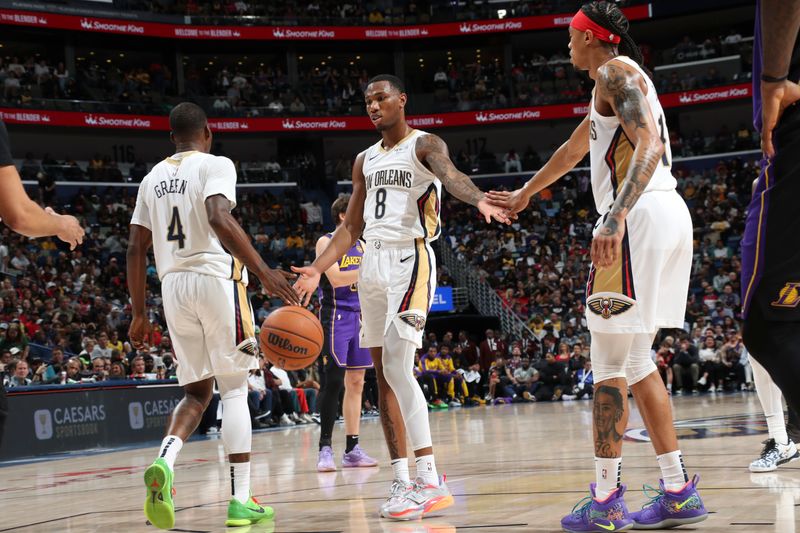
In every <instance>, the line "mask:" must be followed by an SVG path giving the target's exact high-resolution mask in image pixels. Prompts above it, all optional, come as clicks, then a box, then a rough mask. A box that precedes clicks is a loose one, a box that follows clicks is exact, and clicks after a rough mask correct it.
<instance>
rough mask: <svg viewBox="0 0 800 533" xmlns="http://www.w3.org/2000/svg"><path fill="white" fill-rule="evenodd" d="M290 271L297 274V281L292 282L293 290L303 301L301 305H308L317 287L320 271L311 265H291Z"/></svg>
mask: <svg viewBox="0 0 800 533" xmlns="http://www.w3.org/2000/svg"><path fill="white" fill-rule="evenodd" d="M292 272H294V273H296V274H298V275H299V277H298V278H297V281H296V282H295V283H294V290H295V292H296V293H297V297H298V298H300V300H301V301H302V302H303V305H308V302H310V301H311V295H312V294H314V291H315V290H317V287H319V279H320V276H321V273H320V272H319V271H318V270H317V269H316V267H314V266H313V265H311V266H307V267H292Z"/></svg>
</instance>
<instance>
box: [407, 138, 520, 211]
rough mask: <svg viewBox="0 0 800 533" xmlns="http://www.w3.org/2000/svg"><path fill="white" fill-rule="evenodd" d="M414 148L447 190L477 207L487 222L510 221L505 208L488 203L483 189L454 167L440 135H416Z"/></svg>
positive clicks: (418, 156)
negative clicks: (493, 220)
mask: <svg viewBox="0 0 800 533" xmlns="http://www.w3.org/2000/svg"><path fill="white" fill-rule="evenodd" d="M415 150H416V151H417V159H419V160H420V161H422V162H423V164H424V165H425V166H427V167H428V168H429V169H430V171H431V172H433V174H434V175H435V176H436V177H437V178H439V179H440V180H441V181H442V183H443V184H444V186H445V188H446V189H447V192H449V193H450V194H452V195H453V196H455V197H456V198H458V199H459V200H461V201H462V202H465V203H468V204H470V205H473V206H475V207H477V208H478V210H479V211H480V212H481V214H482V215H483V216H484V218H486V222H487V223H489V222H491V221H492V219H495V220H496V221H498V222H502V223H504V224H510V223H511V219H509V217H508V215H507V213H506V212H505V210H504V209H501V208H499V207H497V206H493V205H491V204H489V202H488V201H487V199H486V196H485V195H484V194H483V191H481V190H480V189H479V188H477V187H476V186H475V184H474V183H472V180H471V179H469V176H467V175H466V174H464V173H463V172H461V171H460V170H458V169H457V168H456V167H455V165H454V164H453V162H452V161H451V160H450V154H449V153H448V150H447V144H445V142H444V141H443V140H442V139H441V138H440V137H438V136H437V135H432V134H428V135H422V136H420V137H418V138H417V144H416V147H415Z"/></svg>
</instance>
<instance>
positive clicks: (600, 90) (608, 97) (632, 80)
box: [592, 61, 665, 267]
mask: <svg viewBox="0 0 800 533" xmlns="http://www.w3.org/2000/svg"><path fill="white" fill-rule="evenodd" d="M646 87H647V86H646V85H645V83H644V80H643V79H642V76H641V75H640V74H639V73H638V72H635V71H628V70H626V69H625V68H624V67H623V66H622V64H621V63H616V62H614V61H610V62H609V63H608V64H606V65H604V66H603V67H601V68H600V69H598V71H597V88H596V91H597V93H596V94H597V97H598V99H599V100H600V101H601V102H603V103H604V104H605V105H607V106H610V108H611V109H612V110H613V112H614V114H615V115H616V116H617V118H619V122H620V125H621V126H622V129H623V131H624V133H625V136H626V137H627V138H628V139H629V140H630V142H631V144H633V145H634V146H635V147H636V148H635V149H634V152H633V157H632V160H631V164H630V167H629V168H628V174H627V175H626V176H625V181H624V183H623V185H622V187H621V188H620V190H619V192H618V193H617V198H616V200H615V201H614V205H613V206H612V208H611V211H610V212H609V213H608V217H607V218H606V221H605V223H604V224H603V226H602V227H601V228H600V231H599V233H598V235H597V236H596V237H595V239H594V240H593V241H592V262H593V263H595V265H596V266H599V267H606V266H610V265H611V264H613V262H614V261H615V259H616V258H617V256H618V254H619V249H620V243H621V242H622V237H623V235H624V233H625V217H626V216H627V215H628V213H629V212H630V210H631V208H633V206H634V205H635V204H636V202H637V201H638V200H639V197H640V196H641V195H642V193H644V191H645V189H646V188H647V184H648V183H650V178H652V177H653V173H654V172H655V171H656V168H658V165H659V164H660V162H661V156H662V155H663V154H664V150H665V148H664V143H663V142H662V141H661V136H660V135H659V133H658V129H657V128H656V124H655V122H654V121H653V114H652V113H651V111H650V106H649V105H648V104H647V99H646V98H645V94H644V91H645V90H646Z"/></svg>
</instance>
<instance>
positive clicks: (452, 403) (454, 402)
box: [448, 400, 461, 407]
mask: <svg viewBox="0 0 800 533" xmlns="http://www.w3.org/2000/svg"><path fill="white" fill-rule="evenodd" d="M448 405H449V406H450V407H461V402H459V401H458V400H450V403H449V404H448Z"/></svg>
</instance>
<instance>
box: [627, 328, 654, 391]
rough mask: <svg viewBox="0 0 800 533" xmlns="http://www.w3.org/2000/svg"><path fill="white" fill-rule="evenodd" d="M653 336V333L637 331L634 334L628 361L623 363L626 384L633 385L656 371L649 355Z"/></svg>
mask: <svg viewBox="0 0 800 533" xmlns="http://www.w3.org/2000/svg"><path fill="white" fill-rule="evenodd" d="M655 336H656V334H655V333H637V334H636V335H635V336H634V338H633V342H632V343H631V349H630V352H629V354H628V361H627V362H626V363H625V378H626V379H627V380H628V386H630V385H635V384H637V383H639V382H640V381H642V380H643V379H644V378H646V377H647V376H649V375H650V374H652V373H653V372H656V371H658V368H656V364H655V362H654V361H653V358H652V357H651V356H650V350H651V348H652V346H653V339H654V338H655Z"/></svg>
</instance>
